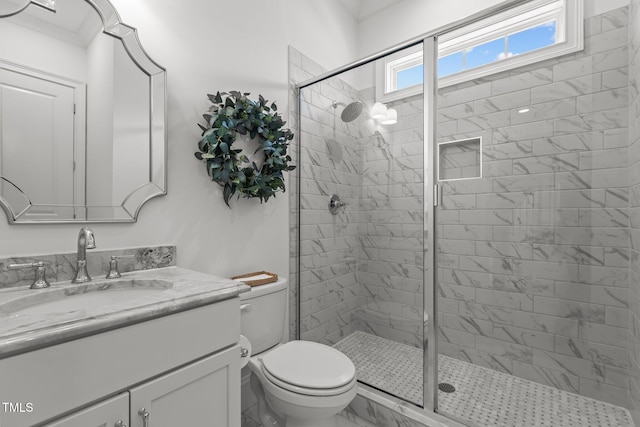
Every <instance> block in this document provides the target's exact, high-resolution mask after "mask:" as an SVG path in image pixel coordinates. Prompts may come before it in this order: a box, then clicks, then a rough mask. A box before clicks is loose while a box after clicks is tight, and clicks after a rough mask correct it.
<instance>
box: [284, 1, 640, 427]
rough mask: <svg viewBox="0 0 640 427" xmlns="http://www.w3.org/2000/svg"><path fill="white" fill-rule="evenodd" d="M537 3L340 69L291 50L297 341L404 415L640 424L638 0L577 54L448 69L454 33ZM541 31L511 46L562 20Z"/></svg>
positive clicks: (588, 23) (593, 28)
mask: <svg viewBox="0 0 640 427" xmlns="http://www.w3.org/2000/svg"><path fill="white" fill-rule="evenodd" d="M533 3H541V4H543V6H544V5H546V4H550V3H553V2H552V1H546V2H535V1H531V2H523V1H517V2H511V3H510V4H509V5H502V6H500V7H496V8H493V9H492V10H489V11H487V12H485V13H483V14H480V15H478V16H474V17H471V18H469V19H467V20H465V22H460V23H456V24H455V25H452V26H450V27H448V28H446V29H442V30H438V31H437V32H435V33H433V34H428V35H425V36H424V37H421V38H419V39H416V40H411V41H408V42H407V43H406V44H404V45H402V46H398V47H396V48H393V49H389V50H388V51H386V52H384V53H381V54H379V55H376V56H374V57H371V58H368V59H366V60H362V61H358V62H357V63H354V64H349V65H346V66H344V67H342V68H340V69H338V70H334V71H326V70H323V69H322V68H321V67H320V66H319V65H318V64H315V63H314V62H313V61H312V60H311V59H310V58H307V57H305V56H304V55H303V54H302V53H300V52H297V51H295V50H293V49H292V50H291V52H290V76H291V82H292V91H291V93H292V99H291V105H292V106H293V108H292V111H291V118H292V121H294V122H295V125H296V126H297V127H298V129H297V132H296V133H297V141H296V142H297V144H296V146H295V147H292V152H293V155H294V157H295V159H296V164H297V165H298V168H297V170H296V171H295V174H294V175H293V179H292V180H291V182H290V185H289V188H290V190H291V191H290V193H291V196H290V197H291V198H292V202H293V203H292V206H294V207H295V208H294V209H293V210H292V214H291V224H292V226H291V248H292V253H291V260H292V261H291V283H292V284H294V285H295V286H292V290H291V298H290V302H291V315H290V320H291V331H292V338H299V339H303V340H310V341H317V342H322V343H325V344H329V345H333V346H335V347H336V348H337V349H339V350H341V351H342V352H344V353H345V354H346V355H347V356H349V357H350V358H351V360H352V361H353V362H354V364H355V365H356V369H357V375H358V380H359V382H360V383H361V390H362V392H361V393H360V394H361V397H360V398H361V399H365V398H366V399H368V400H373V401H375V402H376V404H377V405H378V406H380V405H382V406H384V405H387V404H386V403H385V402H387V400H385V399H388V402H391V403H389V404H388V405H387V406H388V408H387V409H388V410H389V411H391V412H394V411H396V412H395V413H396V415H397V416H398V417H405V416H406V417H408V420H407V421H406V422H405V424H399V425H411V426H413V425H416V426H418V425H431V424H429V420H434V419H437V420H440V421H442V420H444V419H445V418H443V417H446V418H447V419H450V420H452V425H459V424H456V423H461V424H464V425H469V426H479V427H480V426H504V427H512V426H532V427H533V426H546V425H548V426H565V425H566V426H573V425H575V426H620V427H631V426H640V389H639V386H640V283H639V277H640V276H639V274H640V261H639V258H640V257H639V256H638V245H639V244H640V243H639V241H638V235H639V234H638V231H637V230H638V228H639V227H640V217H639V216H638V215H639V214H640V209H638V206H640V134H639V132H638V130H639V129H640V127H639V126H638V123H640V108H639V106H640V102H639V98H638V77H640V59H639V57H638V48H640V31H639V30H640V12H639V9H640V8H639V6H640V0H631V1H630V2H629V4H624V5H622V6H621V7H618V8H614V9H611V10H606V11H603V12H600V13H593V14H592V15H591V16H584V17H581V18H580V21H579V23H580V25H578V30H580V29H581V28H582V29H583V32H580V31H579V32H578V33H579V34H581V38H580V40H579V43H578V45H579V46H578V47H577V48H576V49H574V50H573V51H572V52H569V53H562V54H557V55H555V56H553V57H549V58H546V59H540V60H536V61H532V62H530V63H528V64H523V65H518V66H515V67H512V68H500V67H495V69H493V71H487V72H486V73H483V74H482V75H478V76H472V77H467V78H465V79H457V77H456V76H457V75H461V74H456V73H457V71H455V70H454V71H453V72H451V76H453V78H448V79H447V78H444V77H446V73H447V72H449V71H447V70H449V69H450V68H449V67H450V66H451V60H456V59H457V58H456V55H457V53H455V52H454V53H451V49H449V48H448V47H447V46H450V44H447V43H445V41H448V40H451V39H452V37H453V36H452V35H455V34H460V33H465V31H466V33H465V34H469V32H470V30H469V31H467V30H466V29H469V28H474V25H475V27H478V26H479V25H476V24H477V23H479V22H486V21H483V20H487V19H489V20H491V19H494V20H495V19H496V17H499V16H500V15H499V14H501V13H505V12H507V13H508V12H509V11H510V10H516V9H514V8H516V7H527V5H529V4H533ZM567 3H569V4H576V3H579V2H573V1H568V2H567ZM569 7H571V6H569ZM517 14H518V15H523V13H521V12H518V13H517ZM545 19H547V18H545ZM503 22H506V21H504V20H503ZM536 25H537V26H536V27H535V28H534V27H531V28H528V27H521V28H519V29H518V30H517V31H520V33H516V32H515V30H514V31H512V33H510V34H508V35H507V36H505V39H506V40H507V41H506V42H505V44H506V45H507V51H506V52H507V53H509V52H510V49H509V47H510V48H511V50H516V49H517V37H516V36H518V35H519V34H521V33H524V32H525V31H529V30H531V31H533V29H535V30H536V31H543V30H544V31H559V30H557V29H556V26H555V25H556V23H555V21H554V24H553V25H551V24H549V22H547V21H542V20H540V21H539V22H538V23H537V24H536ZM567 28H570V26H567V27H565V29H564V30H562V31H568V30H567ZM555 37H558V36H557V35H556V36H555ZM493 42H494V40H487V38H485V39H484V40H482V41H481V43H484V44H486V45H489V44H490V43H493ZM477 47H478V48H482V47H484V45H482V46H477ZM447 49H449V50H447ZM536 49H537V48H536ZM534 50H535V49H534ZM480 51H481V49H477V50H476V53H477V52H480ZM471 52H472V49H466V50H464V53H462V51H461V53H460V57H461V58H462V57H465V55H466V57H465V59H462V61H463V64H466V65H465V66H467V67H469V68H471V67H472V66H471V65H470V64H471V62H472V61H473V60H474V59H473V57H472V56H471ZM516 54H517V52H516ZM514 55H515V54H514ZM523 56H524V55H523ZM506 57H509V55H506ZM398 58H413V59H412V61H413V62H407V63H405V65H398V64H400V62H399V59H398ZM500 60H502V58H500ZM407 64H408V65H407ZM393 67H396V71H397V72H395V73H394V74H392V76H393V78H390V77H389V76H390V74H389V73H390V71H389V70H392V71H393V70H394V68H393ZM490 68H491V64H480V66H478V69H479V70H489V69H490ZM388 85H390V86H389V87H392V89H394V90H395V91H396V92H397V93H396V94H395V95H394V94H393V93H391V92H393V91H387V90H386V89H387V88H388ZM372 396H374V397H372ZM376 396H377V397H376ZM360 403H361V402H359V403H357V404H354V405H352V406H353V407H352V408H348V411H351V412H352V413H355V414H356V415H358V416H360V417H363V418H367V415H371V414H370V413H369V414H367V410H365V411H362V410H361V411H359V410H358V407H363V406H366V405H361V404H360ZM398 405H400V406H398ZM399 407H401V408H403V409H402V410H398V408H399ZM369 408H370V406H369ZM398 411H399V412H401V413H402V414H398ZM368 412H371V410H368ZM380 413H382V410H380ZM378 415H379V416H381V415H380V414H378ZM396 415H393V416H394V417H395V416H396ZM398 419H400V418H398ZM634 421H635V423H634ZM370 422H372V423H374V424H375V416H374V417H373V418H372V419H371V420H370ZM412 423H415V424H412ZM380 425H386V424H380Z"/></svg>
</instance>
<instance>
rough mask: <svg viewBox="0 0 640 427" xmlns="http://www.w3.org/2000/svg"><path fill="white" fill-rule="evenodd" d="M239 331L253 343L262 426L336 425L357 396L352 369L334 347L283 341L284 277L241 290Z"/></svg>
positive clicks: (253, 384)
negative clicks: (240, 325)
mask: <svg viewBox="0 0 640 427" xmlns="http://www.w3.org/2000/svg"><path fill="white" fill-rule="evenodd" d="M241 300H242V305H241V310H242V317H241V319H242V334H243V335H244V336H245V337H247V339H248V340H249V342H250V343H251V348H252V356H251V359H250V360H249V364H248V366H249V368H250V369H251V372H252V374H251V389H252V391H253V393H254V394H255V395H256V398H257V400H258V416H259V418H260V422H261V423H262V425H263V426H265V427H266V426H269V427H272V426H274V427H275V426H286V427H335V426H336V415H337V414H338V413H339V412H340V411H342V410H343V409H344V408H346V407H347V405H348V404H349V403H350V402H351V401H352V400H353V398H354V397H355V396H356V389H357V382H356V369H355V367H354V366H353V363H352V362H351V360H349V358H348V357H347V356H345V355H344V354H342V353H341V352H339V351H338V350H336V349H334V348H332V347H329V346H326V345H324V344H319V343H315V342H310V341H290V342H287V343H285V344H281V343H280V341H281V339H282V338H283V334H284V331H285V330H286V329H285V319H286V313H287V310H288V307H287V281H286V280H285V279H280V280H279V281H277V282H275V283H269V284H266V285H260V286H256V287H253V288H252V289H251V291H250V292H246V293H244V294H241Z"/></svg>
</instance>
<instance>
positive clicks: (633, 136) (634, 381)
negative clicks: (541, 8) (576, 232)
mask: <svg viewBox="0 0 640 427" xmlns="http://www.w3.org/2000/svg"><path fill="white" fill-rule="evenodd" d="M629 7H630V13H629V97H630V98H629V217H630V233H631V247H630V249H631V254H630V255H631V257H630V263H629V313H628V343H629V356H628V357H629V412H631V415H632V417H633V419H634V421H635V423H636V425H638V426H640V93H639V88H640V0H631V2H630V6H629ZM621 320H624V319H621Z"/></svg>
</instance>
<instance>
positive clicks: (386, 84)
mask: <svg viewBox="0 0 640 427" xmlns="http://www.w3.org/2000/svg"><path fill="white" fill-rule="evenodd" d="M582 3H583V2H582V1H579V0H534V1H532V2H529V3H526V4H524V5H521V6H519V7H516V8H513V9H509V10H507V11H505V12H502V13H499V14H496V15H494V16H491V17H489V18H485V19H483V20H481V21H478V22H475V23H473V24H470V25H467V26H465V27H463V28H459V29H457V30H455V31H452V32H450V33H447V34H445V35H443V36H441V37H440V38H439V40H438V84H439V86H440V87H445V86H449V85H453V84H457V83H461V82H463V81H467V80H472V79H476V78H478V77H482V76H486V75H489V74H493V73H497V72H500V71H505V70H509V69H512V68H516V67H520V66H522V65H526V64H531V63H534V62H538V61H542V60H544V59H549V58H553V57H556V56H560V55H564V54H567V53H570V52H576V51H578V50H581V49H582V48H583V40H584V36H583V13H582ZM423 70H424V67H423V64H422V47H421V46H416V47H413V48H408V49H405V50H403V51H401V52H397V53H395V54H393V55H391V56H390V57H388V58H386V59H382V60H380V61H378V69H377V72H378V83H379V84H378V89H377V93H376V95H377V100H378V101H381V102H388V101H393V100H396V99H400V98H404V97H406V96H410V95H414V94H417V93H420V92H421V91H422V80H423Z"/></svg>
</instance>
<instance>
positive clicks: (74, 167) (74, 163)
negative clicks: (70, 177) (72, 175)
mask: <svg viewBox="0 0 640 427" xmlns="http://www.w3.org/2000/svg"><path fill="white" fill-rule="evenodd" d="M75 170H76V161H75V160H74V161H73V171H74V172H75Z"/></svg>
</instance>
